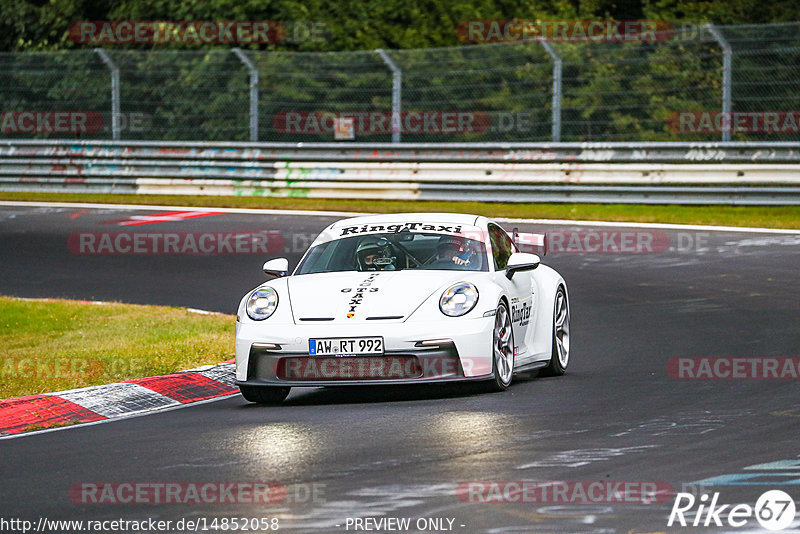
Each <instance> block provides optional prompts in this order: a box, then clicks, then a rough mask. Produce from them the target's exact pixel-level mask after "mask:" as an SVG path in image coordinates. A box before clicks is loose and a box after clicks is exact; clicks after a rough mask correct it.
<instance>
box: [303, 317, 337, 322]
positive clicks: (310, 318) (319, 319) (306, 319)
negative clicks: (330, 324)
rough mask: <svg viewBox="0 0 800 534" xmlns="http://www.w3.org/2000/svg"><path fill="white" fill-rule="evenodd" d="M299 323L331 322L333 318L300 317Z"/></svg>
mask: <svg viewBox="0 0 800 534" xmlns="http://www.w3.org/2000/svg"><path fill="white" fill-rule="evenodd" d="M300 320H301V321H333V317H300Z"/></svg>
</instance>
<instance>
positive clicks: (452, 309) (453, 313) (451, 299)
mask: <svg viewBox="0 0 800 534" xmlns="http://www.w3.org/2000/svg"><path fill="white" fill-rule="evenodd" d="M477 303H478V288H477V287H475V286H474V285H472V284H470V283H469V282H459V283H457V284H453V285H452V286H450V287H448V288H447V289H446V290H445V291H444V293H442V296H441V298H440V299H439V309H440V310H442V313H443V314H445V315H449V316H450V317H459V316H461V315H464V314H465V313H469V311H470V310H471V309H472V308H474V307H475V305H476V304H477Z"/></svg>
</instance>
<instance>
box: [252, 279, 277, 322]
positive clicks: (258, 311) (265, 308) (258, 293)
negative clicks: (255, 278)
mask: <svg viewBox="0 0 800 534" xmlns="http://www.w3.org/2000/svg"><path fill="white" fill-rule="evenodd" d="M246 308H247V315H248V317H250V318H251V319H252V320H254V321H263V320H264V319H266V318H267V317H269V316H270V315H272V314H273V313H275V310H276V309H277V308H278V292H277V291H275V290H274V289H272V288H271V287H261V288H259V289H256V290H255V291H253V293H252V294H251V295H250V298H249V299H247V306H246Z"/></svg>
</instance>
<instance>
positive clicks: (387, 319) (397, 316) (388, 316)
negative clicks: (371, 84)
mask: <svg viewBox="0 0 800 534" xmlns="http://www.w3.org/2000/svg"><path fill="white" fill-rule="evenodd" d="M402 318H403V316H402V315H381V316H376V317H367V321H389V320H391V319H402Z"/></svg>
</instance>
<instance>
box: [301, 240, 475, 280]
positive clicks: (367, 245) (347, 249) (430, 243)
mask: <svg viewBox="0 0 800 534" xmlns="http://www.w3.org/2000/svg"><path fill="white" fill-rule="evenodd" d="M405 269H415V270H436V271H488V270H489V267H488V262H487V261H486V247H485V246H484V244H483V243H482V242H481V241H478V240H475V239H469V238H466V237H462V236H459V235H446V234H437V233H422V232H399V233H379V234H368V235H361V236H352V237H344V238H342V239H336V240H334V241H328V242H327V243H322V244H319V245H317V246H315V247H313V248H312V249H311V250H310V251H309V253H308V254H307V255H306V257H305V259H303V261H302V262H301V263H300V265H298V267H297V271H296V272H295V274H311V273H329V272H337V271H401V270H405Z"/></svg>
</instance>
